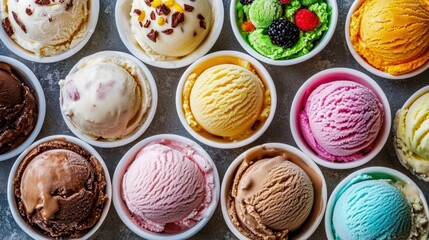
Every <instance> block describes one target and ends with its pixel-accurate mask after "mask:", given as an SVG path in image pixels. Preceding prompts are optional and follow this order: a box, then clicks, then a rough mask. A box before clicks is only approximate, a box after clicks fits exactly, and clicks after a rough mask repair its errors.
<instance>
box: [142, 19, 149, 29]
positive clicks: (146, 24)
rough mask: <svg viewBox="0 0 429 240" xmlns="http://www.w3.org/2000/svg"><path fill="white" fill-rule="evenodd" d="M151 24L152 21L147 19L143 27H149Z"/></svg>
mask: <svg viewBox="0 0 429 240" xmlns="http://www.w3.org/2000/svg"><path fill="white" fill-rule="evenodd" d="M149 25H150V21H149V20H146V22H145V23H144V25H143V27H144V28H148V27H149Z"/></svg>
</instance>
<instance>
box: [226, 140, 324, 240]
mask: <svg viewBox="0 0 429 240" xmlns="http://www.w3.org/2000/svg"><path fill="white" fill-rule="evenodd" d="M321 184H322V183H321V179H320V176H318V174H317V173H316V172H315V171H314V170H313V169H311V168H310V167H309V166H308V165H306V164H305V163H303V162H302V160H301V159H300V158H299V157H298V156H296V155H294V154H293V153H291V152H288V151H286V150H282V149H274V148H265V147H263V146H258V147H254V148H252V149H249V150H248V151H246V152H245V154H244V159H243V160H242V162H241V164H240V165H239V167H238V169H237V170H236V171H234V175H233V176H231V185H230V186H229V187H228V188H227V190H226V192H225V194H226V205H227V209H228V215H229V218H230V219H231V221H232V224H233V225H234V226H235V227H236V228H237V229H238V231H239V232H240V233H241V234H243V235H244V236H246V237H247V238H250V239H288V238H293V237H298V236H302V234H303V232H305V231H306V230H307V229H308V228H309V226H311V224H312V222H313V221H314V219H315V218H316V216H317V215H318V212H319V211H320V208H321V202H320V201H321V195H320V194H321V188H322V187H321Z"/></svg>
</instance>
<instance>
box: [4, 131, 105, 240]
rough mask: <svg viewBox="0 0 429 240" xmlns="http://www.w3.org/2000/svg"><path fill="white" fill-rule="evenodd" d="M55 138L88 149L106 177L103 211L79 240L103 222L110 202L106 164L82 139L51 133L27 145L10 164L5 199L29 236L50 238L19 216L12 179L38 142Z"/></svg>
mask: <svg viewBox="0 0 429 240" xmlns="http://www.w3.org/2000/svg"><path fill="white" fill-rule="evenodd" d="M55 139H63V140H64V141H67V142H70V143H73V144H76V145H78V146H79V147H81V148H83V149H84V150H86V151H88V152H89V153H90V154H91V155H92V156H94V157H95V158H96V159H97V160H98V162H99V163H100V164H101V166H102V167H103V172H104V176H105V178H106V190H105V193H106V195H107V196H108V200H107V201H106V202H105V203H104V208H103V211H102V212H101V216H100V219H99V220H98V222H97V223H96V224H95V225H94V227H93V228H92V229H91V230H90V231H89V232H88V233H86V234H85V235H84V236H82V237H81V238H78V239H79V240H83V239H88V238H89V237H91V236H92V235H93V234H94V233H95V232H96V231H97V230H98V229H99V228H100V226H101V224H103V221H104V219H105V218H106V216H107V213H108V212H109V209H110V204H111V201H112V183H111V180H110V175H109V170H108V169H107V166H106V164H105V163H104V160H103V158H102V157H101V156H100V154H98V152H97V151H96V150H95V149H94V148H93V147H91V146H90V145H89V144H87V143H85V142H84V141H82V140H80V139H78V138H75V137H72V136H67V135H53V136H49V137H45V138H42V139H40V140H38V141H36V142H35V143H33V144H32V145H31V146H30V147H28V148H27V149H26V150H25V151H24V152H22V153H21V155H19V157H18V159H17V160H16V161H15V163H14V164H13V166H12V169H11V171H10V174H9V179H8V183H7V200H8V202H9V207H10V210H11V212H12V216H13V218H14V219H15V222H16V223H17V224H18V226H19V227H20V228H21V229H22V230H23V231H24V232H25V233H26V234H28V235H29V236H30V237H31V238H33V239H50V238H48V237H47V236H45V235H43V234H42V233H40V232H38V231H36V230H34V229H33V228H32V227H31V226H30V225H28V223H27V222H26V221H25V220H24V219H23V218H22V217H21V215H20V214H19V210H18V206H17V204H16V200H15V187H14V179H15V173H16V171H17V170H18V167H19V165H20V164H21V162H22V160H23V159H24V158H25V156H26V155H27V154H28V153H29V152H30V151H31V150H32V149H33V148H35V147H37V146H38V145H39V144H41V143H44V142H49V141H51V140H55Z"/></svg>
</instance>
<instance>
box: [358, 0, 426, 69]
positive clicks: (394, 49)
mask: <svg viewBox="0 0 429 240" xmlns="http://www.w3.org/2000/svg"><path fill="white" fill-rule="evenodd" d="M362 2H363V3H362V5H361V6H360V7H359V8H358V9H357V10H356V11H355V12H354V13H353V16H352V18H351V20H350V40H351V42H352V44H353V47H354V49H355V50H356V52H357V53H358V54H359V55H360V56H361V57H363V58H364V59H365V61H367V62H368V63H369V64H370V65H372V66H373V67H375V68H377V69H379V70H381V71H384V72H387V73H389V74H391V75H402V74H405V73H409V72H411V71H413V70H415V69H417V68H419V67H421V66H422V65H424V64H425V63H427V62H428V60H429V2H428V1H427V0H412V1H401V0H367V1H362Z"/></svg>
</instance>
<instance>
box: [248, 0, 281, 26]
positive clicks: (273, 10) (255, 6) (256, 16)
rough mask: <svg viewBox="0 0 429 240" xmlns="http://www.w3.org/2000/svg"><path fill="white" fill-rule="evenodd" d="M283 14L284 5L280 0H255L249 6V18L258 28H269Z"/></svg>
mask: <svg viewBox="0 0 429 240" xmlns="http://www.w3.org/2000/svg"><path fill="white" fill-rule="evenodd" d="M282 14H283V9H282V5H281V4H280V1H278V0H255V1H253V2H252V4H251V5H250V8H249V19H250V21H251V22H252V24H253V25H254V26H255V27H256V28H268V27H269V26H270V25H271V23H272V22H273V21H274V20H275V19H278V18H280V17H281V16H282Z"/></svg>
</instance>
